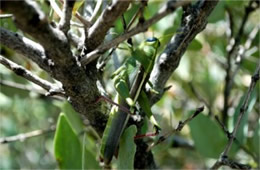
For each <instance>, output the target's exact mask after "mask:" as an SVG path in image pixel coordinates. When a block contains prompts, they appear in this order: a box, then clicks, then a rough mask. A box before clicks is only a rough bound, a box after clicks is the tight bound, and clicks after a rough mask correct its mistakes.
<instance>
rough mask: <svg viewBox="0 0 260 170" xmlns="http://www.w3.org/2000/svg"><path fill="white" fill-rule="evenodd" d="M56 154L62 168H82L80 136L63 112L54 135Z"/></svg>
mask: <svg viewBox="0 0 260 170" xmlns="http://www.w3.org/2000/svg"><path fill="white" fill-rule="evenodd" d="M54 154H55V158H56V160H57V161H58V164H59V167H60V169H81V166H82V159H81V155H82V151H81V145H80V141H79V139H78V137H77V136H76V134H75V133H74V131H73V130H72V128H71V127H70V124H69V122H68V120H67V118H66V116H65V115H64V114H63V113H61V114H60V116H59V120H58V123H57V129H56V133H55V137H54Z"/></svg>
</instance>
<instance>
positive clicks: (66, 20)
mask: <svg viewBox="0 0 260 170" xmlns="http://www.w3.org/2000/svg"><path fill="white" fill-rule="evenodd" d="M74 3H75V0H65V1H64V5H63V11H62V17H61V20H60V23H59V28H60V29H61V30H62V31H63V32H64V33H65V34H67V32H68V31H69V29H70V19H71V16H72V9H73V6H74Z"/></svg>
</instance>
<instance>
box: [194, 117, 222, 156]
mask: <svg viewBox="0 0 260 170" xmlns="http://www.w3.org/2000/svg"><path fill="white" fill-rule="evenodd" d="M189 126H190V131H191V136H192V139H193V140H194V144H195V147H196V149H197V150H198V151H199V152H200V153H201V154H202V155H203V156H205V157H209V158H218V157H219V155H220V153H221V152H222V151H223V149H224V147H225V145H226V142H227V138H226V136H225V135H224V133H223V131H222V129H220V127H219V126H218V125H217V124H216V123H215V122H213V121H212V120H211V119H210V118H209V117H207V116H205V115H203V114H200V115H198V116H197V117H196V118H195V119H193V120H192V121H191V122H190V123H189Z"/></svg>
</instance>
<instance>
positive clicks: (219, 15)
mask: <svg viewBox="0 0 260 170" xmlns="http://www.w3.org/2000/svg"><path fill="white" fill-rule="evenodd" d="M224 18H225V1H220V2H219V3H218V4H217V6H216V7H215V8H214V10H213V11H212V13H211V14H210V16H209V18H208V22H209V23H215V22H217V21H219V20H223V19H224Z"/></svg>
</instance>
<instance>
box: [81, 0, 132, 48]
mask: <svg viewBox="0 0 260 170" xmlns="http://www.w3.org/2000/svg"><path fill="white" fill-rule="evenodd" d="M131 2H132V0H126V1H121V0H114V1H112V4H111V5H109V6H108V7H107V8H106V9H105V10H104V11H103V12H102V14H101V15H100V16H99V18H98V19H97V20H96V22H95V23H94V24H93V25H92V26H91V27H90V28H89V30H88V36H87V37H86V40H85V46H86V47H87V51H86V52H85V53H88V52H90V51H92V50H94V49H96V47H97V46H99V45H100V44H101V43H102V42H103V41H104V38H105V36H106V34H107V32H108V30H109V29H110V28H111V27H112V26H113V23H114V22H115V21H116V19H117V18H118V17H120V16H121V15H122V14H123V13H124V12H125V11H126V10H127V8H128V6H129V4H130V3H131Z"/></svg>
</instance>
